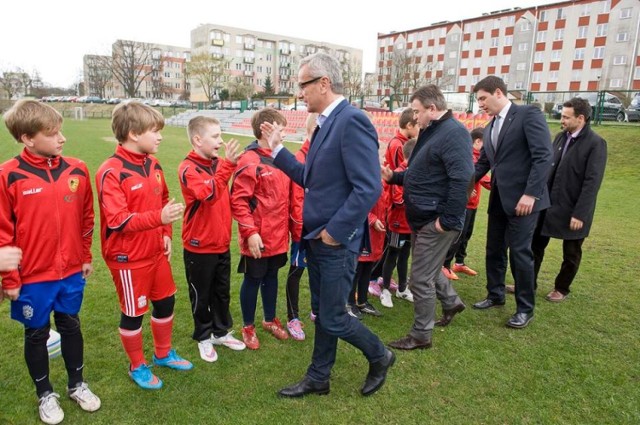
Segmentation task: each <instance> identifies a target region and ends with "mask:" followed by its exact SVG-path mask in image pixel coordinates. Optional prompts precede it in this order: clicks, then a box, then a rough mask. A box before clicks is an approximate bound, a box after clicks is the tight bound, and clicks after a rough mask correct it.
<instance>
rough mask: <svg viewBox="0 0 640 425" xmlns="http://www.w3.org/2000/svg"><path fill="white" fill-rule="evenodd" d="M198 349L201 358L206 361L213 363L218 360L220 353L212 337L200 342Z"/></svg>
mask: <svg viewBox="0 0 640 425" xmlns="http://www.w3.org/2000/svg"><path fill="white" fill-rule="evenodd" d="M198 351H200V358H201V359H202V360H204V361H205V362H209V363H213V362H215V361H216V360H218V353H216V349H215V347H214V346H213V342H211V340H210V339H205V340H204V341H200V342H198Z"/></svg>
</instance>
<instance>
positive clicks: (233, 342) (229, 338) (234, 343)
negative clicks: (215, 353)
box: [211, 332, 247, 351]
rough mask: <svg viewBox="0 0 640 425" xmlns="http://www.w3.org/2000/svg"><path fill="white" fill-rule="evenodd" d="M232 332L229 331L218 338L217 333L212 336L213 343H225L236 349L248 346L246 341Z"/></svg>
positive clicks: (239, 349) (240, 349) (226, 345)
mask: <svg viewBox="0 0 640 425" xmlns="http://www.w3.org/2000/svg"><path fill="white" fill-rule="evenodd" d="M231 334H232V332H229V333H227V334H226V335H225V336H221V337H220V338H216V336H215V335H212V336H211V343H212V344H213V345H224V346H225V347H227V348H231V349H232V350H234V351H242V350H244V349H245V348H247V346H246V345H245V344H244V342H242V341H240V340H239V339H238V338H236V337H234V336H233V335H231Z"/></svg>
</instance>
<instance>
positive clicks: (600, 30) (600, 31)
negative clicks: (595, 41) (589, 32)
mask: <svg viewBox="0 0 640 425" xmlns="http://www.w3.org/2000/svg"><path fill="white" fill-rule="evenodd" d="M608 27H609V24H600V25H598V26H597V27H596V37H604V36H606V35H607V28H608Z"/></svg>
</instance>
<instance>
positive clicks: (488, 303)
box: [473, 298, 504, 310]
mask: <svg viewBox="0 0 640 425" xmlns="http://www.w3.org/2000/svg"><path fill="white" fill-rule="evenodd" d="M503 305H504V300H503V301H494V300H492V299H490V298H486V299H484V300H482V301H478V302H477V303H475V304H474V305H473V308H476V309H478V310H486V309H487V308H491V307H500V306H503Z"/></svg>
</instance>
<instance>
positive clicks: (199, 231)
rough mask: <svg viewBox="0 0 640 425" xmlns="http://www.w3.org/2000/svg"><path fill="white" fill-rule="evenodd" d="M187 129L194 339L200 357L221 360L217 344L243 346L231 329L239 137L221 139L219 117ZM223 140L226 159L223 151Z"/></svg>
mask: <svg viewBox="0 0 640 425" xmlns="http://www.w3.org/2000/svg"><path fill="white" fill-rule="evenodd" d="M187 134H188V136H189V141H190V142H191V147H192V150H191V152H189V155H187V157H186V158H185V159H184V160H183V161H182V162H181V163H180V167H179V169H178V178H179V180H180V188H181V190H182V196H183V198H184V201H185V204H186V208H185V210H184V222H183V225H182V246H183V248H184V268H185V273H186V276H187V284H188V286H189V299H190V301H191V313H192V315H193V323H194V330H193V335H192V338H193V339H194V340H196V341H198V351H199V352H200V357H201V358H202V360H204V361H206V362H210V363H211V362H215V361H216V360H217V359H218V354H217V353H216V350H215V347H214V345H225V346H227V347H229V348H231V349H232V350H244V348H245V345H244V343H243V342H242V341H239V340H238V339H236V338H234V337H233V335H231V332H229V329H231V327H232V326H233V321H232V319H231V313H230V312H229V292H230V290H231V253H230V252H229V245H230V243H231V207H230V204H229V180H230V179H231V175H232V174H233V172H234V171H235V169H236V161H237V156H238V142H237V141H236V140H235V139H231V140H230V141H229V142H228V143H224V142H223V140H222V130H221V128H220V121H218V120H217V119H215V118H213V117H206V116H201V115H200V116H197V117H194V118H192V119H191V120H190V121H189V124H188V127H187ZM223 145H224V148H225V152H226V159H221V158H219V156H218V150H219V149H220V147H222V146H223Z"/></svg>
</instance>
